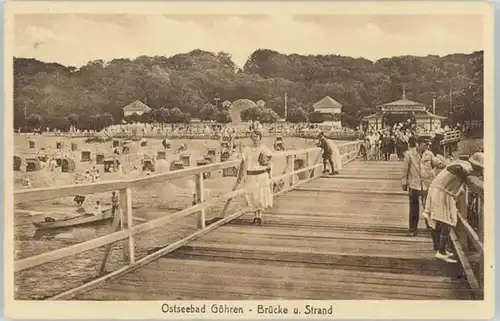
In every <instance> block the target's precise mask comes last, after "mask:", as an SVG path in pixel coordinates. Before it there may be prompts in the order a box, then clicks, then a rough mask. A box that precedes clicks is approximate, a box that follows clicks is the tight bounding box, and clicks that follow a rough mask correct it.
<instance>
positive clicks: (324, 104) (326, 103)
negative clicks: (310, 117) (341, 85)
mask: <svg viewBox="0 0 500 321" xmlns="http://www.w3.org/2000/svg"><path fill="white" fill-rule="evenodd" d="M313 107H314V108H341V107H342V105H341V104H340V103H339V102H338V101H336V100H335V99H333V98H331V97H330V96H326V97H324V98H323V99H321V100H320V101H318V102H317V103H315V104H314V105H313Z"/></svg>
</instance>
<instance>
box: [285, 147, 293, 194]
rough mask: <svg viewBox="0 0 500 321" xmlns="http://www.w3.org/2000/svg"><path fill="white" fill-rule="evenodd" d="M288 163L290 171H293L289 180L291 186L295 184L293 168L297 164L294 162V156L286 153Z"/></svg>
mask: <svg viewBox="0 0 500 321" xmlns="http://www.w3.org/2000/svg"><path fill="white" fill-rule="evenodd" d="M286 165H287V167H288V171H289V172H290V173H292V175H291V176H290V180H289V185H290V187H292V186H293V172H294V170H293V168H294V166H295V164H294V163H293V156H292V155H286Z"/></svg>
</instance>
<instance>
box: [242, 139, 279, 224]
mask: <svg viewBox="0 0 500 321" xmlns="http://www.w3.org/2000/svg"><path fill="white" fill-rule="evenodd" d="M250 139H251V140H252V144H251V145H250V146H247V147H245V149H244V150H243V155H242V164H241V166H240V175H243V176H242V178H243V181H244V189H245V196H246V199H247V202H248V205H249V206H250V209H251V211H252V212H254V213H255V217H254V219H253V223H252V224H258V225H262V212H263V211H264V210H265V209H266V208H269V207H272V206H273V193H272V189H271V180H270V176H271V174H270V173H271V167H270V162H271V151H270V150H269V149H268V148H267V147H266V146H265V145H263V144H262V143H261V140H262V134H261V133H260V132H259V131H253V132H252V133H251V134H250Z"/></svg>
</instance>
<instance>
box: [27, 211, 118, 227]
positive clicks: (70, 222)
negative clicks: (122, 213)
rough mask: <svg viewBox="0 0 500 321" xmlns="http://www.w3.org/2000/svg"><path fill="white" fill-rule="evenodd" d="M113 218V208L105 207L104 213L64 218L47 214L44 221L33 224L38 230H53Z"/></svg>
mask: <svg viewBox="0 0 500 321" xmlns="http://www.w3.org/2000/svg"><path fill="white" fill-rule="evenodd" d="M111 219H113V214H112V213H111V209H105V210H103V213H102V214H101V215H94V214H91V213H85V214H81V215H78V216H73V217H67V218H62V219H54V218H52V217H50V216H47V217H45V220H44V221H41V222H33V225H34V226H35V227H36V228H37V229H38V230H51V229H57V228H64V227H74V226H82V225H90V224H97V223H104V222H106V221H108V220H111Z"/></svg>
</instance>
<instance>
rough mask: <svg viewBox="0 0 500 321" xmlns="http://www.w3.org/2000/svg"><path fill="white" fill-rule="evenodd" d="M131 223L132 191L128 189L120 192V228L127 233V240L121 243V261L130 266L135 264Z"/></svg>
mask: <svg viewBox="0 0 500 321" xmlns="http://www.w3.org/2000/svg"><path fill="white" fill-rule="evenodd" d="M132 221H133V216H132V189H131V188H130V187H128V188H125V189H121V190H120V227H121V229H122V230H124V229H127V230H128V231H129V235H128V240H124V241H123V260H124V262H129V263H131V264H132V263H134V262H135V252H134V237H133V235H132Z"/></svg>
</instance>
